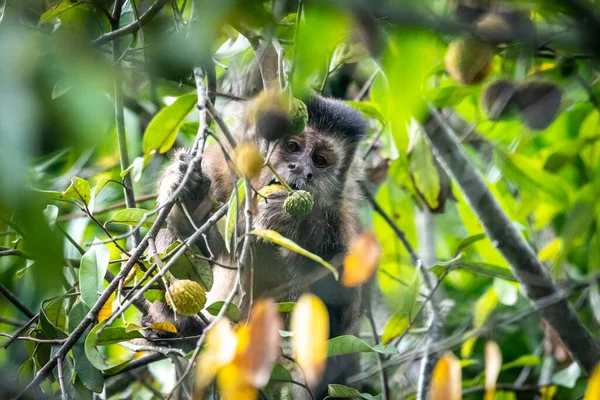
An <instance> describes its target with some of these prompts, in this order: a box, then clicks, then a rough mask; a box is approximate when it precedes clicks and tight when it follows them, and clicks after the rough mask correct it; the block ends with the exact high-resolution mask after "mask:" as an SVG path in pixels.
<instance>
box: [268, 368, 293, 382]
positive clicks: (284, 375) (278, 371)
mask: <svg viewBox="0 0 600 400" xmlns="http://www.w3.org/2000/svg"><path fill="white" fill-rule="evenodd" d="M269 381H276V382H293V378H292V375H291V374H290V371H288V370H287V368H285V367H284V366H283V365H281V364H275V366H274V367H273V371H271V378H269Z"/></svg>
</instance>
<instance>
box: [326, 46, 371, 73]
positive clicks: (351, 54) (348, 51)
mask: <svg viewBox="0 0 600 400" xmlns="http://www.w3.org/2000/svg"><path fill="white" fill-rule="evenodd" d="M368 57H369V53H368V52H367V49H365V46H364V45H363V44H362V43H361V42H358V43H347V42H345V43H342V44H340V45H339V46H337V47H336V48H335V50H334V52H333V57H331V62H330V63H329V72H332V71H333V70H335V69H336V68H338V67H339V66H340V65H342V64H352V63H356V62H359V61H361V60H365V59H367V58H368Z"/></svg>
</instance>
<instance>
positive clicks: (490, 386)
mask: <svg viewBox="0 0 600 400" xmlns="http://www.w3.org/2000/svg"><path fill="white" fill-rule="evenodd" d="M501 367H502V353H501V352H500V347H498V344H497V343H496V342H492V341H490V342H487V343H486V344H485V397H484V398H485V400H494V399H495V398H496V382H497V381H498V375H499V374H500V368H501Z"/></svg>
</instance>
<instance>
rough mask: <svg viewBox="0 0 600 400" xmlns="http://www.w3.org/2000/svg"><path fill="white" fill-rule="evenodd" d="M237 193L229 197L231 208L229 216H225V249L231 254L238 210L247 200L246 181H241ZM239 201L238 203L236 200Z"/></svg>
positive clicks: (228, 211) (228, 212)
mask: <svg viewBox="0 0 600 400" xmlns="http://www.w3.org/2000/svg"><path fill="white" fill-rule="evenodd" d="M236 187H237V191H232V192H231V196H230V197H229V208H228V209H227V215H226V216H225V247H226V248H227V252H228V253H231V240H232V238H233V231H234V230H235V223H236V221H237V214H238V209H239V208H240V207H241V205H242V204H243V203H244V199H245V198H246V190H245V185H244V180H243V179H240V180H238V181H237V183H236ZM236 198H237V199H238V200H237V202H236V201H235V199H236Z"/></svg>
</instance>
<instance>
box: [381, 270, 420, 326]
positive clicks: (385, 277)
mask: <svg viewBox="0 0 600 400" xmlns="http://www.w3.org/2000/svg"><path fill="white" fill-rule="evenodd" d="M377 278H378V281H379V288H380V289H381V292H382V293H383V296H384V298H385V299H386V301H387V303H388V305H389V307H390V309H391V310H392V311H393V312H394V313H396V314H398V316H402V315H404V316H409V315H410V314H411V312H412V311H413V309H414V307H415V304H416V302H417V298H418V295H419V289H420V287H421V275H420V272H419V271H418V270H417V269H416V268H415V267H413V266H411V265H406V264H400V263H397V262H389V263H385V264H382V265H381V266H380V267H379V270H378V271H377Z"/></svg>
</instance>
